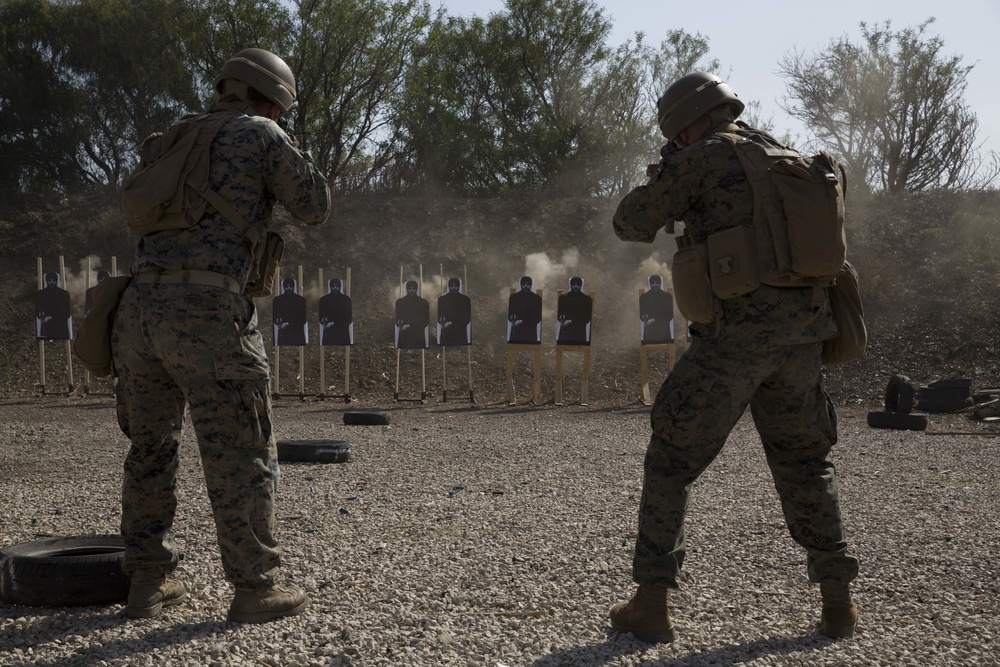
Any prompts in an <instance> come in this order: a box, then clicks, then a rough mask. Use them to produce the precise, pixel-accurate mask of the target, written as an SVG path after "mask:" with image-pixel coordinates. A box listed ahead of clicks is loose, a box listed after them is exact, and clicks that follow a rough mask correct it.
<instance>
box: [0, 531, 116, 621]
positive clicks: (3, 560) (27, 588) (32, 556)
mask: <svg viewBox="0 0 1000 667" xmlns="http://www.w3.org/2000/svg"><path fill="white" fill-rule="evenodd" d="M124 557H125V543H124V542H123V541H122V538H121V535H93V536H81V537H54V538H51V539H46V540H38V541H36V542H24V543H22V544H11V545H9V546H6V547H4V548H3V549H0V600H2V601H4V602H6V603H8V604H16V605H24V606H28V607H90V606H98V605H109V604H120V603H124V602H125V601H126V600H127V599H128V589H129V580H128V577H126V576H125V573H124V572H122V560H123V559H124Z"/></svg>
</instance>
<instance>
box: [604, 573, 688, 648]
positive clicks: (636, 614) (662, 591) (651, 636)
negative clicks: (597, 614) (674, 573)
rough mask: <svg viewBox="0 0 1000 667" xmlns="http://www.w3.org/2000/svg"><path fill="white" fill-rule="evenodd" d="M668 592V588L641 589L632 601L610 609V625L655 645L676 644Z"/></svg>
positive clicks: (646, 587)
mask: <svg viewBox="0 0 1000 667" xmlns="http://www.w3.org/2000/svg"><path fill="white" fill-rule="evenodd" d="M667 590H668V589H667V587H666V586H639V588H638V590H636V592H635V595H633V596H632V599H631V600H629V601H628V602H619V603H618V604H616V605H615V606H613V607H612V608H611V626H612V627H613V628H614V629H615V630H617V631H618V632H631V633H632V634H633V635H635V636H636V637H638V638H639V639H641V640H643V641H647V642H652V643H654V644H655V643H669V642H672V641H674V624H673V621H671V620H670V611H669V610H668V609H667Z"/></svg>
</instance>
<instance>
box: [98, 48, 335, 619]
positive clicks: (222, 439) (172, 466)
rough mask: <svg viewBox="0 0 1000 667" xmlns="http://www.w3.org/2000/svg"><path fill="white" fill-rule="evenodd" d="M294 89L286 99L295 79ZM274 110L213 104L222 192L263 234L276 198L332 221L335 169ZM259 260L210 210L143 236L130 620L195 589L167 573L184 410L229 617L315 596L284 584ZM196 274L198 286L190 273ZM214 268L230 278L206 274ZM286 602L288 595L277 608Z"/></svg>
mask: <svg viewBox="0 0 1000 667" xmlns="http://www.w3.org/2000/svg"><path fill="white" fill-rule="evenodd" d="M272 62H277V63H279V64H280V65H279V66H284V69H285V70H287V66H286V65H285V64H284V63H283V62H282V61H281V60H280V59H278V58H277V57H276V56H274V55H273V54H270V53H268V52H266V51H261V50H259V49H250V50H247V51H245V52H241V53H240V54H237V56H236V57H234V58H233V59H231V60H230V61H229V62H228V63H227V65H226V68H230V69H232V68H235V75H236V76H239V73H240V72H241V71H245V70H247V71H248V70H251V68H252V67H254V68H258V69H259V68H260V65H259V63H263V65H264V66H267V65H268V64H269V63H272ZM226 68H224V69H223V74H226V72H227V69H226ZM241 68H242V69H241ZM282 71H284V70H282ZM282 71H279V74H281V73H282ZM220 76H221V75H220ZM290 77H291V72H290V70H287V76H286V79H287V78H290ZM246 78H248V79H249V78H250V77H249V76H248V77H246ZM270 85H271V86H272V87H274V86H275V85H276V84H275V83H274V82H273V81H272V82H271V83H270ZM290 85H291V97H290V98H287V103H288V105H290V104H291V99H293V98H294V79H292V83H291V84H290ZM244 90H245V89H244ZM220 92H221V88H220ZM244 97H245V95H244ZM276 99H278V100H279V101H281V100H283V99H286V98H282V97H281V96H280V95H279V96H278V97H277V98H276ZM274 104H277V102H275V103H274ZM262 106H266V105H265V104H264V102H261V101H258V102H257V103H256V106H254V104H253V103H252V100H246V99H243V100H241V101H235V102H234V101H231V102H228V103H225V104H221V105H217V106H216V107H213V108H212V109H211V110H210V113H212V114H214V113H227V114H229V115H231V118H230V119H229V120H228V121H227V122H226V123H225V125H223V126H222V128H221V130H220V131H219V133H218V134H217V135H216V137H215V139H214V141H213V143H212V144H211V149H210V158H211V159H210V165H211V166H210V170H209V185H210V187H211V189H212V190H214V191H215V192H216V193H218V194H219V195H221V197H222V198H223V199H224V200H226V201H227V202H228V203H229V204H231V205H232V206H233V207H234V208H235V209H236V210H237V211H238V213H239V214H240V215H241V216H243V217H244V219H245V220H246V221H247V222H248V223H249V225H250V228H251V230H254V231H256V232H258V233H259V237H260V238H263V237H264V235H265V233H266V232H267V231H268V230H269V228H270V225H271V217H272V210H273V207H274V204H275V202H276V201H278V202H281V203H282V204H283V206H284V207H285V209H286V210H287V211H288V212H289V213H290V214H291V215H292V216H293V217H295V218H297V219H298V220H300V221H301V222H304V223H306V224H316V223H321V222H323V221H324V220H325V219H326V218H327V216H328V214H329V209H330V198H329V192H328V190H327V186H326V179H325V177H324V176H323V174H321V173H320V172H319V170H318V169H317V168H316V167H315V166H314V165H313V164H312V162H311V160H309V159H308V157H307V156H305V155H303V154H302V153H301V152H300V151H299V150H298V149H297V148H296V147H295V146H294V144H293V143H292V141H291V140H290V138H289V137H288V135H287V134H286V133H285V132H284V131H283V130H282V129H281V127H279V126H278V125H277V124H276V123H275V122H274V121H273V120H272V119H271V118H270V117H263V113H262V112H261V111H260V108H262ZM282 106H283V105H282ZM272 107H273V104H272ZM267 108H268V109H269V110H270V109H271V107H267ZM284 110H285V111H287V108H285V109H284ZM276 114H277V112H274V115H275V117H276ZM253 263H254V260H253V257H252V254H251V248H250V246H249V243H248V242H247V240H246V238H245V237H244V234H243V233H242V232H241V231H240V230H238V229H237V228H236V226H235V225H234V224H233V223H232V222H231V221H230V220H228V219H227V218H226V217H225V216H223V215H222V214H221V213H219V212H218V211H216V210H215V209H214V208H212V207H209V208H208V210H207V211H206V212H205V214H204V215H202V216H201V218H200V219H199V220H197V221H194V224H193V225H192V226H191V227H189V228H187V229H171V230H164V231H157V232H154V233H152V234H148V235H146V236H143V237H142V238H141V239H140V241H139V243H138V246H137V249H136V256H135V260H134V262H133V264H132V272H133V274H134V275H135V276H136V280H134V281H133V283H132V285H131V286H130V287H129V288H128V290H126V292H125V294H124V296H123V299H122V302H121V305H120V307H119V310H118V316H117V318H116V321H115V326H114V330H113V341H112V342H113V349H114V366H115V370H116V373H117V375H118V389H117V393H118V400H119V420H120V423H121V426H122V429H123V430H124V431H125V432H126V433H127V434H128V436H129V437H130V439H131V441H132V446H131V449H130V450H129V453H128V458H127V460H126V462H125V479H124V484H123V488H122V520H121V524H122V535H123V537H124V539H125V545H126V551H125V561H124V570H125V571H126V573H128V574H130V575H131V577H132V589H133V595H130V598H129V605H128V612H129V613H130V615H133V616H153V615H156V614H158V613H159V610H160V607H161V606H162V605H164V604H172V603H174V602H176V601H177V600H178V599H179V598H181V597H183V594H184V593H183V585H182V584H180V583H179V582H173V581H172V580H165V579H164V577H165V575H167V574H169V573H170V572H172V571H173V570H174V569H175V568H176V567H177V562H178V553H177V552H178V549H177V546H176V545H175V543H174V540H173V538H172V537H171V536H170V534H169V531H170V528H171V525H172V523H173V520H174V514H175V510H176V506H177V489H176V475H177V468H178V446H179V442H180V438H181V426H182V422H183V419H184V411H185V405H187V406H189V407H190V415H191V421H192V423H193V426H194V430H195V434H196V435H197V439H198V447H199V449H200V453H201V460H202V464H203V467H204V472H205V481H206V483H207V486H208V496H209V500H210V501H211V503H212V510H213V513H214V516H215V524H216V529H217V534H218V541H219V548H220V551H221V555H222V566H223V569H224V571H225V574H226V578H227V579H228V580H229V581H230V583H232V585H233V586H234V587H235V588H236V589H237V597H236V599H235V600H234V605H233V607H231V609H230V620H243V621H258V620H268V619H269V618H274V617H277V616H280V615H286V613H291V612H292V611H293V610H295V611H297V610H298V609H300V608H304V606H305V604H306V603H307V600H308V599H307V597H306V596H305V594H304V593H303V592H301V591H299V590H298V589H294V590H292V589H290V588H288V587H286V588H288V590H284V589H282V590H283V591H284V592H282V591H281V590H277V589H275V577H276V575H277V574H278V570H279V565H280V557H279V553H280V550H279V547H278V544H277V542H276V540H275V537H274V527H275V512H274V495H275V492H276V488H277V481H278V463H277V456H276V451H275V440H274V436H273V433H272V426H271V401H270V392H269V379H270V369H269V366H268V362H267V357H266V355H265V351H264V343H263V339H262V337H261V334H260V332H259V331H258V329H257V313H256V310H255V307H254V302H253V300H252V299H250V298H248V297H246V296H243V295H242V292H243V290H244V288H245V286H246V283H247V278H248V274H249V273H250V271H251V265H252V264H253ZM192 271H194V272H199V273H196V274H192V273H191V272H192ZM200 272H211V273H200ZM191 275H193V276H195V278H194V279H192V280H190V282H188V281H187V280H186V279H185V276H191ZM206 275H208V276H209V277H211V276H213V275H214V276H216V277H217V278H218V280H219V284H206V283H205V282H204V281H201V280H199V279H198V277H199V276H200V277H204V276H206ZM137 583H138V584H145V585H144V586H143V585H137ZM241 591H243V592H244V593H243V595H244V598H243V600H244V602H240V600H241V598H240V596H241ZM289 591H291V592H289ZM267 596H270V597H267ZM275 596H278V597H281V598H282V600H283V601H282V602H279V603H275V602H274V600H275V599H276V598H275ZM282 596H283V597H282ZM247 600H249V601H250V602H249V603H247V602H246V601H247ZM262 600H263V602H261V601H262ZM241 612H243V613H241Z"/></svg>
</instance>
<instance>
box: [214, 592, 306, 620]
mask: <svg viewBox="0 0 1000 667" xmlns="http://www.w3.org/2000/svg"><path fill="white" fill-rule="evenodd" d="M308 606H309V596H308V595H306V592H305V591H303V590H302V589H301V588H299V587H298V586H295V585H293V584H280V585H274V586H271V587H270V588H237V589H236V596H235V597H234V598H233V603H232V604H231V605H229V615H228V616H226V620H227V621H232V622H234V623H264V622H266V621H270V620H272V619H275V618H281V617H283V616H295V615H296V614H301V613H302V612H303V611H305V609H306V607H308Z"/></svg>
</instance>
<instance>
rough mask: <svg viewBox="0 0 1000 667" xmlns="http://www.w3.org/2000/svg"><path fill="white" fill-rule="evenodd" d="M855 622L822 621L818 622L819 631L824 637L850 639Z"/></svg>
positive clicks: (855, 625)
mask: <svg viewBox="0 0 1000 667" xmlns="http://www.w3.org/2000/svg"><path fill="white" fill-rule="evenodd" d="M856 627H857V624H856V623H854V624H851V625H843V624H841V623H830V622H828V621H823V622H822V623H821V624H820V628H819V631H820V633H821V634H823V635H824V636H826V637H829V638H830V639H850V638H851V637H853V636H854V629H855V628H856Z"/></svg>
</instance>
